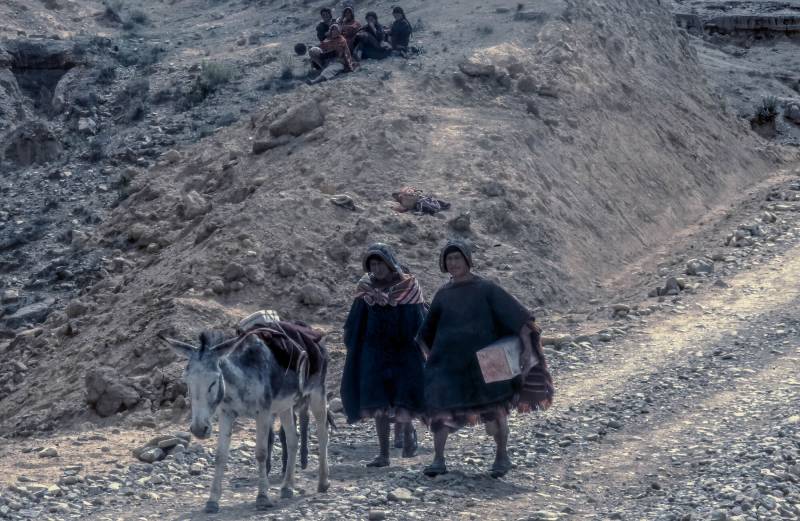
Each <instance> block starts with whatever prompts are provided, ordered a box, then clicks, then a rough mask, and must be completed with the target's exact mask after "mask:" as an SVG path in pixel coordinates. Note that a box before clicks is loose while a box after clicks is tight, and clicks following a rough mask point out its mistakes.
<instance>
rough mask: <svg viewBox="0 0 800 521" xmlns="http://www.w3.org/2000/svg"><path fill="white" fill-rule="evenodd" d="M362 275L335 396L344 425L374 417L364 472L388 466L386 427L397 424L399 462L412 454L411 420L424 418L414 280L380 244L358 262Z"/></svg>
mask: <svg viewBox="0 0 800 521" xmlns="http://www.w3.org/2000/svg"><path fill="white" fill-rule="evenodd" d="M363 268H364V271H365V272H367V273H366V274H365V275H364V276H363V277H362V278H361V280H360V281H359V283H358V287H357V289H356V298H355V301H354V302H353V305H352V307H351V308H350V314H349V315H348V317H347V322H346V323H345V326H344V343H345V345H346V346H347V357H346V359H345V365H344V372H343V374H342V386H341V396H342V402H343V404H344V409H345V414H346V415H347V421H348V422H349V423H354V422H357V421H359V420H362V419H365V418H375V428H376V430H377V434H378V442H379V446H380V453H379V454H378V456H377V457H376V458H375V460H374V461H372V462H371V463H369V464H368V466H370V467H385V466H388V465H389V434H390V424H391V422H393V421H394V422H396V423H401V424H403V427H402V429H401V430H402V432H403V457H411V456H413V455H414V454H415V452H416V447H417V440H416V432H415V431H414V429H413V426H412V424H411V421H412V419H413V418H414V417H421V416H422V415H423V413H424V409H425V407H424V402H423V400H424V390H423V370H424V369H423V367H424V359H423V356H422V352H421V351H420V349H419V347H418V346H417V344H416V342H415V339H414V336H415V334H416V332H417V331H418V330H419V327H420V325H421V324H422V321H423V319H424V318H425V305H424V299H423V295H422V291H421V290H420V287H419V284H418V283H417V279H416V278H415V277H414V276H413V275H411V274H409V273H408V272H407V270H405V269H404V268H403V267H402V266H401V265H400V263H399V262H398V261H397V259H396V257H395V255H394V252H393V251H392V249H391V248H390V247H389V246H387V245H385V244H380V243H378V244H373V245H372V246H370V247H369V248H368V249H367V252H366V253H365V254H364V257H363Z"/></svg>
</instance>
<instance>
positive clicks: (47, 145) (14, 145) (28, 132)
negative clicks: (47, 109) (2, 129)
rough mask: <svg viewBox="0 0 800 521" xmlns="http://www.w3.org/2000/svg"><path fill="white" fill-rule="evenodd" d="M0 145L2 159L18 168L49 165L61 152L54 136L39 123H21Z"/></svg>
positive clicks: (58, 142) (60, 147)
mask: <svg viewBox="0 0 800 521" xmlns="http://www.w3.org/2000/svg"><path fill="white" fill-rule="evenodd" d="M0 143H3V150H2V156H3V158H4V159H5V160H6V161H10V162H12V163H15V164H16V165H18V166H30V165H34V164H41V163H49V162H50V161H54V160H56V159H57V158H58V157H59V156H60V155H61V152H62V150H63V148H62V146H61V142H60V140H59V139H58V137H57V136H56V134H55V133H54V132H53V131H52V130H50V128H49V127H48V126H47V125H46V124H44V123H42V122H39V121H28V122H26V123H23V124H22V125H20V126H18V127H16V128H15V129H13V130H11V131H10V132H8V133H7V134H6V135H5V136H4V137H3V139H2V140H0Z"/></svg>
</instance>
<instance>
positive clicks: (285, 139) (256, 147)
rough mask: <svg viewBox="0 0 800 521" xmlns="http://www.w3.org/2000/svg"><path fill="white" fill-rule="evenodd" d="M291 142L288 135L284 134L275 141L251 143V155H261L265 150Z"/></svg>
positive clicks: (290, 137)
mask: <svg viewBox="0 0 800 521" xmlns="http://www.w3.org/2000/svg"><path fill="white" fill-rule="evenodd" d="M291 141H292V136H291V135H290V134H284V135H282V136H279V137H276V138H275V139H267V140H260V141H253V154H255V155H258V154H263V153H264V152H266V151H267V150H272V149H273V148H277V147H280V146H283V145H286V144H287V143H289V142H291Z"/></svg>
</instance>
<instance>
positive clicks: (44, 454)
mask: <svg viewBox="0 0 800 521" xmlns="http://www.w3.org/2000/svg"><path fill="white" fill-rule="evenodd" d="M39 457H40V458H57V457H58V450H57V449H56V448H55V447H47V448H44V449H42V450H40V451H39Z"/></svg>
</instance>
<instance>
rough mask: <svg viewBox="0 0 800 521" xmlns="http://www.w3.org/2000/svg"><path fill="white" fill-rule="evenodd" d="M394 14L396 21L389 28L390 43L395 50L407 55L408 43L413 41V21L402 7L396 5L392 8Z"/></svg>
mask: <svg viewBox="0 0 800 521" xmlns="http://www.w3.org/2000/svg"><path fill="white" fill-rule="evenodd" d="M392 16H394V22H392V26H391V27H390V28H389V43H390V44H391V46H392V50H393V51H396V52H397V53H400V54H402V55H403V56H406V54H407V53H408V44H409V42H410V41H411V33H412V32H413V29H412V28H411V23H410V22H409V21H408V19H407V18H406V13H405V11H403V8H402V7H399V6H395V7H394V8H392Z"/></svg>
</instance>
